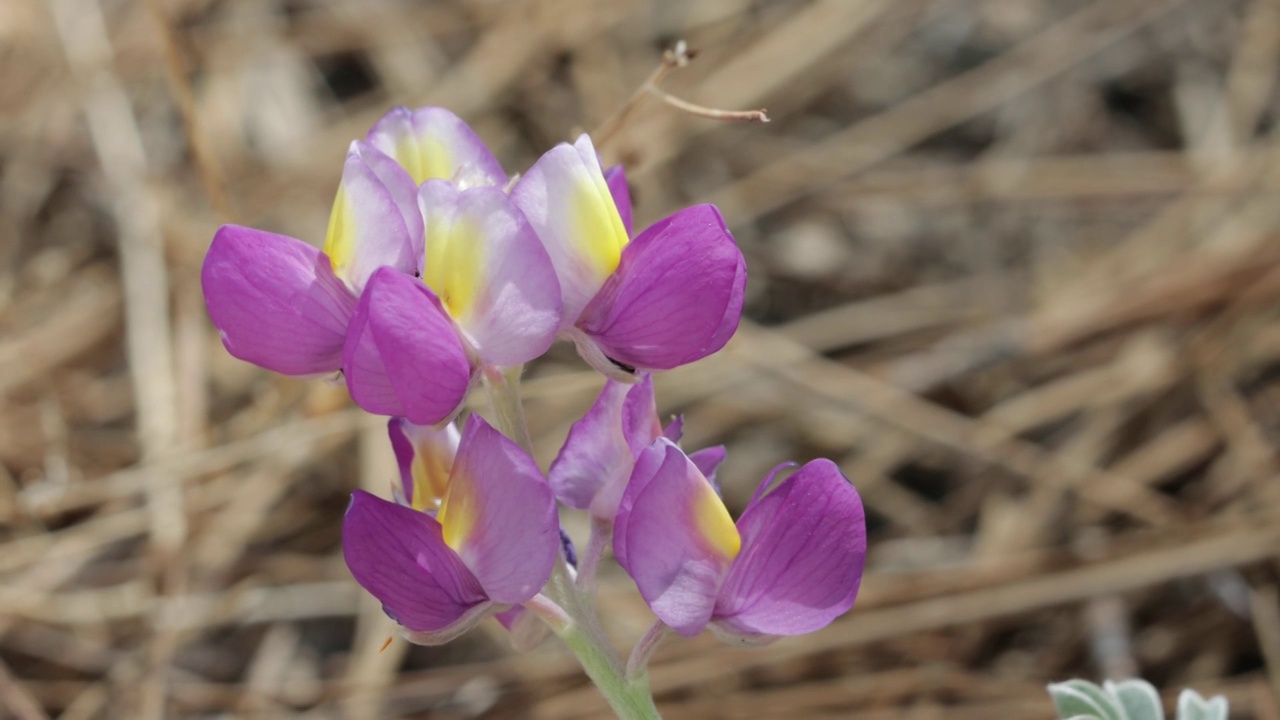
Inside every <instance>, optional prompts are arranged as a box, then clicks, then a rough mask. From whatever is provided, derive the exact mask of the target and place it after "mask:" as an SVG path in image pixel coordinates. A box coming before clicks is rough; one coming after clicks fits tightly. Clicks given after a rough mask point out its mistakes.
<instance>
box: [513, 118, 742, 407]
mask: <svg viewBox="0 0 1280 720" xmlns="http://www.w3.org/2000/svg"><path fill="white" fill-rule="evenodd" d="M511 197H512V199H513V200H514V202H515V204H516V205H517V206H518V207H519V208H520V209H521V210H522V211H523V212H524V214H525V217H527V218H528V220H529V223H530V224H531V225H532V226H533V228H534V230H535V231H536V232H537V234H538V236H539V237H540V238H541V239H542V242H543V244H544V245H545V247H546V249H547V252H548V254H549V255H550V256H551V261H552V263H553V264H554V266H555V271H556V274H557V276H558V277H559V279H560V289H561V294H562V298H563V301H564V314H563V320H562V322H561V324H560V336H561V337H563V338H565V339H568V340H571V341H572V342H573V343H574V344H575V345H576V346H577V348H578V352H579V354H581V355H582V357H583V359H585V360H586V361H587V362H588V363H589V364H590V365H591V366H592V367H594V368H596V369H597V370H599V371H600V372H602V373H604V374H605V375H607V376H609V377H612V378H615V379H620V380H626V381H630V382H634V380H635V375H636V373H637V372H638V371H655V370H669V369H671V368H674V367H677V366H679V365H683V364H685V363H689V362H693V361H694V360H698V359H700V358H703V357H706V356H707V355H710V354H711V353H713V352H715V351H717V350H719V349H720V348H722V347H724V344H725V343H726V342H728V340H729V338H730V336H732V335H733V332H734V331H735V330H736V329H737V326H738V320H739V318H740V316H741V314H742V302H743V290H744V287H745V284H746V278H747V273H746V264H745V262H744V261H743V258H742V253H741V252H740V251H739V250H738V247H737V246H736V245H735V244H734V242H733V237H732V236H731V235H730V234H729V231H728V229H727V228H726V227H725V224H724V219H723V218H722V217H721V216H720V213H719V211H717V210H716V209H715V207H714V206H711V205H696V206H694V207H690V208H686V209H684V210H681V211H679V212H677V213H676V214H674V215H672V216H670V217H668V218H665V219H663V220H659V221H658V222H657V223H654V224H653V225H651V226H650V227H649V228H648V229H646V230H644V231H643V232H641V233H640V234H639V235H637V236H636V237H635V239H634V240H633V239H631V237H630V228H629V224H630V217H631V206H630V199H629V197H628V195H627V192H626V178H625V177H624V176H623V175H622V174H621V173H620V172H618V171H616V170H615V171H611V174H610V177H609V178H608V179H606V178H605V176H604V174H603V172H602V171H601V167H600V160H599V157H598V156H597V155H596V151H595V148H594V147H593V146H592V144H591V140H590V138H588V137H587V136H586V135H583V136H582V137H580V138H579V139H578V141H577V142H576V143H574V144H573V145H568V144H564V143H562V144H560V145H557V146H556V147H554V148H552V149H551V150H549V151H547V153H546V154H544V155H543V156H542V157H541V158H540V159H539V160H538V161H537V163H535V164H534V166H533V167H532V168H530V169H529V172H528V173H526V174H525V175H524V177H522V178H521V179H520V181H519V182H518V183H516V186H515V187H514V188H513V189H512V191H511Z"/></svg>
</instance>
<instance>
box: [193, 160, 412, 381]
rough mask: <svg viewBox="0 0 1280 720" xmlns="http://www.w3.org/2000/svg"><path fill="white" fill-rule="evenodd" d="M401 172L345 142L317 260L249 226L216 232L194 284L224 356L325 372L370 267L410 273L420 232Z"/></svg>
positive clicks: (298, 244) (338, 352) (336, 365)
mask: <svg viewBox="0 0 1280 720" xmlns="http://www.w3.org/2000/svg"><path fill="white" fill-rule="evenodd" d="M414 195H415V188H414V185H413V181H412V180H411V179H410V178H409V176H408V174H407V173H405V172H404V170H403V169H402V168H401V167H400V166H399V165H397V164H396V163H395V161H393V160H392V159H391V158H388V157H387V156H386V155H383V154H382V153H381V152H379V151H377V150H375V149H374V148H373V147H371V146H370V145H368V144H366V143H362V142H359V141H357V142H354V143H352V144H351V148H350V150H349V151H348V152H347V160H346V163H345V164H344V165H343V170H342V182H341V184H340V185H339V187H338V194H337V197H336V198H335V199H334V203H333V212H332V213H331V214H330V221H329V231H328V237H327V239H326V241H325V249H324V251H323V252H321V251H319V250H316V249H315V248H314V247H312V246H310V245H308V244H307V243H305V242H303V241H301V240H298V239H295V238H291V237H287V236H285V235H277V234H275V233H269V232H265V231H262V230H255V229H253V228H248V227H241V226H239V225H224V226H222V227H221V228H219V229H218V232H217V233H215V234H214V236H213V244H212V245H211V246H210V247H209V252H208V254H207V255H206V256H205V259H204V266H203V267H202V268H201V273H200V281H201V284H202V286H203V288H204V296H205V304H206V305H207V307H208V309H209V316H210V318H212V319H213V324H214V325H215V326H216V327H217V328H218V330H219V331H220V332H221V333H222V342H223V344H224V345H225V346H226V348H227V351H228V352H230V353H231V354H232V355H234V356H235V357H237V358H240V359H241V360H246V361H248V362H251V363H254V364H255V365H259V366H261V367H264V368H267V369H268V370H274V371H276V372H280V373H284V374H286V375H315V374H321V373H332V372H336V371H338V370H340V369H341V368H342V348H343V343H344V342H345V340H346V334H347V325H348V324H349V323H350V321H351V317H352V315H353V314H354V312H355V308H356V298H357V297H358V295H359V294H360V292H361V291H362V290H363V289H364V286H365V284H366V283H367V281H368V279H369V277H370V276H371V275H372V274H373V272H374V271H376V270H377V269H378V268H380V267H383V266H389V267H391V268H394V269H395V271H398V272H403V273H412V272H413V270H414V267H415V254H414V250H413V240H412V238H414V237H416V236H421V234H422V218H421V216H420V215H419V214H418V211H417V208H416V206H415V204H414Z"/></svg>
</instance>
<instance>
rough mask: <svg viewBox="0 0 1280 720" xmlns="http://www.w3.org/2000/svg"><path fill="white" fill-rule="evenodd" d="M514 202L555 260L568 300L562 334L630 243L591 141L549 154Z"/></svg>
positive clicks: (535, 167) (529, 175)
mask: <svg viewBox="0 0 1280 720" xmlns="http://www.w3.org/2000/svg"><path fill="white" fill-rule="evenodd" d="M511 199H512V201H514V202H515V204H516V205H517V206H518V207H519V208H520V210H521V211H522V212H524V215H525V217H526V218H528V220H529V224H530V225H532V226H533V229H534V231H536V232H537V234H538V237H539V238H541V239H542V244H543V245H544V246H545V247H546V249H547V254H548V255H550V256H551V262H552V264H553V265H554V266H555V269H556V275H557V276H558V277H559V279H560V292H561V295H562V296H563V299H564V321H563V323H562V324H561V329H565V328H568V327H570V326H572V325H573V324H574V322H576V321H577V319H578V314H579V313H581V312H582V309H583V308H584V307H586V305H587V303H588V302H589V301H590V300H591V298H592V297H593V296H594V295H595V294H596V292H597V291H599V289H600V287H601V286H602V285H603V284H604V282H605V278H607V277H609V275H610V274H611V273H612V272H613V271H614V270H615V269H616V268H617V267H618V262H619V259H620V258H621V256H622V249H623V248H624V247H625V246H626V245H627V238H628V235H627V229H626V226H624V225H623V222H622V217H621V215H620V214H619V212H618V208H617V206H616V205H615V204H614V201H613V196H612V194H611V193H610V192H609V186H608V184H607V183H606V182H605V179H604V174H603V173H602V172H601V170H600V159H599V157H598V156H597V155H596V151H595V148H594V147H592V145H591V139H590V138H588V137H587V136H586V135H583V136H582V137H580V138H578V141H577V142H576V143H574V144H573V145H568V144H565V143H561V144H559V145H557V146H555V147H553V148H551V149H550V150H548V151H547V152H546V153H545V154H544V155H543V156H542V157H541V158H539V159H538V161H537V162H536V163H534V165H533V167H531V168H529V172H528V173H526V174H525V175H524V177H522V178H520V181H519V182H518V183H516V186H515V188H514V189H512V191H511Z"/></svg>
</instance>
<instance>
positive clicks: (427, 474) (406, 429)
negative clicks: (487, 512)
mask: <svg viewBox="0 0 1280 720" xmlns="http://www.w3.org/2000/svg"><path fill="white" fill-rule="evenodd" d="M387 434H388V435H389V436H390V437H391V449H392V450H393V451H394V452H395V454H396V463H397V464H398V465H399V467H400V483H401V487H402V488H403V489H402V493H403V497H404V501H405V504H407V505H408V506H409V507H412V508H413V509H415V510H420V511H422V512H431V513H434V512H435V511H436V510H437V509H438V508H439V507H440V501H442V500H443V499H444V496H445V491H446V490H447V489H448V487H449V472H450V470H452V469H453V458H454V456H455V455H457V453H458V441H459V440H460V439H461V435H460V434H459V433H458V426H457V425H455V424H453V423H446V424H445V426H444V427H440V428H437V427H432V426H430V425H414V424H413V423H411V422H409V421H408V420H407V419H405V418H402V417H397V418H391V420H389V421H388V422H387Z"/></svg>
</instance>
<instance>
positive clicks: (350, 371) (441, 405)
mask: <svg viewBox="0 0 1280 720" xmlns="http://www.w3.org/2000/svg"><path fill="white" fill-rule="evenodd" d="M342 368H343V372H344V373H345V374H346V377H347V388H348V389H349V390H350V391H351V397H352V399H353V400H355V401H356V404H357V405H359V406H360V407H362V408H364V409H365V410H367V411H368V412H371V413H376V414H380V415H399V416H402V417H405V418H408V419H409V421H410V422H414V423H417V424H419V425H431V424H434V423H437V422H440V421H441V420H444V419H447V418H449V417H451V416H452V415H453V413H454V412H455V411H456V410H457V409H458V407H459V406H460V405H461V404H462V401H463V399H464V398H465V397H466V394H467V389H468V387H470V384H471V365H470V363H469V361H468V359H467V355H466V351H465V349H464V348H463V346H462V342H461V341H460V340H459V339H458V334H457V331H456V330H455V329H454V327H453V324H452V323H451V322H450V321H449V318H448V317H446V316H445V314H444V311H443V310H442V309H441V308H440V303H439V301H438V300H436V297H435V295H433V294H432V293H431V291H430V290H429V289H428V288H427V286H426V285H423V284H422V283H421V282H419V281H418V280H416V279H415V278H412V277H410V276H408V275H403V274H401V273H399V272H397V271H395V270H392V269H391V268H382V269H380V270H378V271H377V272H375V273H374V274H373V277H371V278H370V279H369V284H368V286H367V287H365V290H364V293H363V294H362V295H361V296H360V302H359V304H358V305H356V312H355V316H354V317H353V318H352V320H351V329H350V330H349V332H348V334H347V343H346V346H345V347H344V348H343V353H342Z"/></svg>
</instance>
